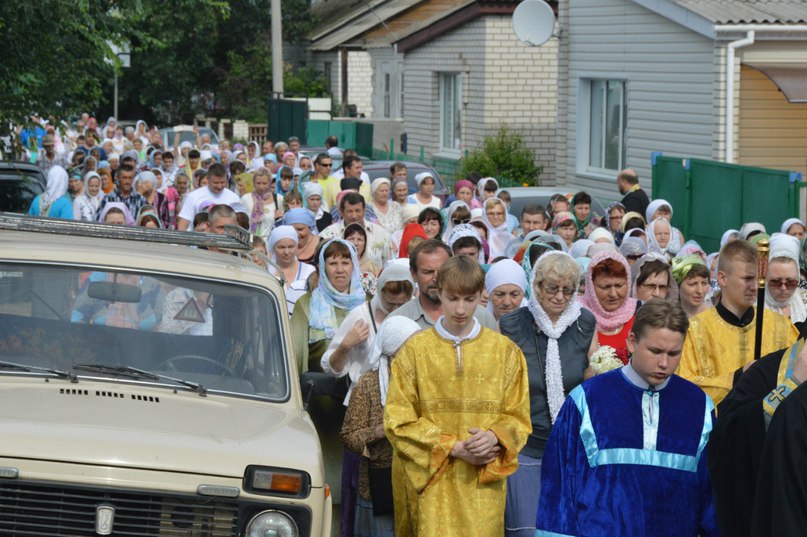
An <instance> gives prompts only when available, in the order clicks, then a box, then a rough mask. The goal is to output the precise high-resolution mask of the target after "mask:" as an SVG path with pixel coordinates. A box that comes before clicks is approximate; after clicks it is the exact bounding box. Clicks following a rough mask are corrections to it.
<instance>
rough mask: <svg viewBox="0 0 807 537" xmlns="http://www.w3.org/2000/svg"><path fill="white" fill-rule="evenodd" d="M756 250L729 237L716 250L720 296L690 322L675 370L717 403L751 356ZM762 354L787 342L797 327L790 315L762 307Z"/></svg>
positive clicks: (788, 342)
mask: <svg viewBox="0 0 807 537" xmlns="http://www.w3.org/2000/svg"><path fill="white" fill-rule="evenodd" d="M757 260H758V259H757V250H756V248H754V247H753V246H752V245H751V244H749V243H748V242H746V241H739V240H738V241H732V242H730V243H728V244H727V245H726V246H724V247H723V249H722V250H721V251H720V258H719V260H718V265H717V283H718V284H720V301H719V302H718V303H717V304H716V305H715V307H713V308H710V309H708V310H706V311H704V312H702V313H699V314H698V315H696V316H695V317H693V318H692V319H690V323H689V331H688V332H687V338H686V343H685V345H684V352H683V356H682V358H681V365H680V366H679V367H678V374H679V375H680V376H682V377H683V378H685V379H687V380H689V381H691V382H694V383H695V384H697V385H698V386H700V387H701V388H702V389H703V391H705V392H706V393H707V394H708V395H709V396H710V397H711V398H712V401H714V404H715V406H717V405H718V404H719V403H720V402H721V401H722V400H723V398H724V397H726V395H727V394H728V393H729V390H731V387H732V386H733V384H734V375H735V373H736V372H737V370H738V369H740V368H743V370H744V369H747V368H748V366H750V365H751V363H752V362H753V361H754V344H755V341H756V324H757V320H756V311H755V310H754V303H755V301H756V296H757ZM763 315H764V321H763V334H762V354H761V355H762V356H765V355H766V354H769V353H772V352H774V351H776V350H779V349H783V348H785V347H789V346H791V345H792V344H793V343H794V342H795V341H796V340H797V339H798V337H799V332H798V330H796V327H795V326H793V323H792V322H790V319H788V318H787V317H784V316H782V315H779V314H778V313H774V312H772V311H770V310H767V309H766V310H765V311H764V313H763Z"/></svg>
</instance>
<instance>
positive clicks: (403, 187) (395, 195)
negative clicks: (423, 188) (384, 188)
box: [392, 177, 409, 210]
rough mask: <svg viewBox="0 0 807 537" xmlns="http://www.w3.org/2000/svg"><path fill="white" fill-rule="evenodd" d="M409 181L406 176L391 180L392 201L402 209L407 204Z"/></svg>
mask: <svg viewBox="0 0 807 537" xmlns="http://www.w3.org/2000/svg"><path fill="white" fill-rule="evenodd" d="M408 198H409V183H408V182H407V180H406V178H405V177H404V178H395V179H393V181H392V203H395V204H396V205H398V207H399V208H400V209H401V210H403V209H404V208H405V207H406V206H407V205H408V204H409V199H408Z"/></svg>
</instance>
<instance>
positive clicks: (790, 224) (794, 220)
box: [781, 218, 807, 235]
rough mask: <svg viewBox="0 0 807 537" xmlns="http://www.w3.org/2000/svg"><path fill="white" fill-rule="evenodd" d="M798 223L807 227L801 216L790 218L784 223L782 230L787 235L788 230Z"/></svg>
mask: <svg viewBox="0 0 807 537" xmlns="http://www.w3.org/2000/svg"><path fill="white" fill-rule="evenodd" d="M796 224H798V225H800V226H801V227H803V228H804V229H807V225H805V224H804V222H802V221H801V219H800V218H788V219H787V220H785V221H784V223H783V224H782V229H781V232H782V233H784V234H785V235H787V232H788V230H789V229H790V228H791V227H793V226H795V225H796Z"/></svg>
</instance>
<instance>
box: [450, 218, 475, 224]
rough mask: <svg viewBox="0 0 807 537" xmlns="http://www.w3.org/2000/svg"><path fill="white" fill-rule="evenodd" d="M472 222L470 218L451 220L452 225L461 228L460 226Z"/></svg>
mask: <svg viewBox="0 0 807 537" xmlns="http://www.w3.org/2000/svg"><path fill="white" fill-rule="evenodd" d="M470 221H471V219H470V218H452V219H451V223H452V224H454V225H455V226H459V225H460V224H467V223H468V222H470Z"/></svg>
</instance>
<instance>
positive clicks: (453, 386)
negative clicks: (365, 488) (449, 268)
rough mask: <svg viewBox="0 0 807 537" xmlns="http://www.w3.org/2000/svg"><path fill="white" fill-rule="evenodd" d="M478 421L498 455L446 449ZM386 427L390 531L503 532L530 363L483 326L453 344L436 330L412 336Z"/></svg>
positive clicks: (426, 535) (393, 381)
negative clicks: (477, 457)
mask: <svg viewBox="0 0 807 537" xmlns="http://www.w3.org/2000/svg"><path fill="white" fill-rule="evenodd" d="M474 427H475V428H479V429H482V430H485V429H489V430H491V431H493V433H494V434H495V435H496V436H497V437H498V439H499V443H500V445H501V449H502V451H501V453H500V454H499V457H498V458H497V459H496V460H495V461H494V462H492V463H490V464H487V465H484V466H473V465H471V464H469V463H467V462H465V461H463V460H461V459H458V458H454V457H451V456H450V453H451V450H452V448H453V447H454V444H455V443H456V442H457V441H461V440H467V439H468V438H470V437H471V434H470V433H469V432H468V429H471V428H474ZM384 429H385V430H386V432H387V437H388V438H389V440H390V442H391V443H392V447H393V450H394V456H393V463H392V483H393V492H394V503H395V535H396V537H410V536H411V537H413V536H420V537H433V536H434V537H436V536H440V537H454V536H456V537H460V536H462V537H472V536H479V537H491V536H496V535H499V536H500V535H503V534H504V502H505V484H506V479H505V478H506V477H507V476H508V475H510V474H512V473H513V472H514V471H515V470H516V468H518V453H519V451H520V450H521V448H522V447H523V446H524V444H525V443H526V441H527V436H528V435H529V434H530V432H531V430H532V425H531V422H530V401H529V384H528V380H527V366H526V362H525V360H524V355H523V354H522V353H521V350H520V349H518V347H516V345H515V344H514V343H513V342H512V341H510V340H509V339H508V338H506V337H504V336H501V335H499V334H497V333H495V332H493V331H491V330H489V329H487V328H482V330H481V332H480V333H479V335H478V336H477V337H475V338H472V339H468V340H465V341H463V342H462V343H460V344H459V345H458V346H456V347H455V345H454V343H453V342H452V341H450V340H447V339H444V338H443V337H441V336H440V335H439V334H438V333H437V331H436V330H435V329H434V328H431V329H429V330H425V331H423V332H420V333H418V334H416V335H415V336H413V337H412V338H411V339H409V341H408V342H407V343H406V344H405V345H404V346H403V347H402V349H401V350H400V351H398V353H397V354H396V355H395V358H394V359H393V360H392V363H391V367H390V385H389V393H388V396H387V404H386V407H385V413H384Z"/></svg>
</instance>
